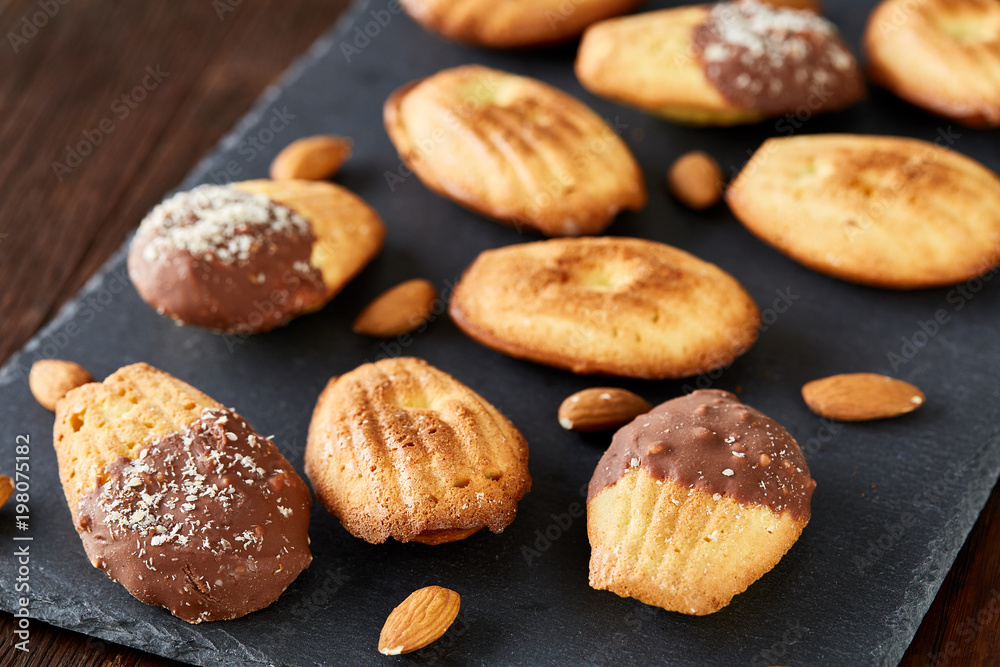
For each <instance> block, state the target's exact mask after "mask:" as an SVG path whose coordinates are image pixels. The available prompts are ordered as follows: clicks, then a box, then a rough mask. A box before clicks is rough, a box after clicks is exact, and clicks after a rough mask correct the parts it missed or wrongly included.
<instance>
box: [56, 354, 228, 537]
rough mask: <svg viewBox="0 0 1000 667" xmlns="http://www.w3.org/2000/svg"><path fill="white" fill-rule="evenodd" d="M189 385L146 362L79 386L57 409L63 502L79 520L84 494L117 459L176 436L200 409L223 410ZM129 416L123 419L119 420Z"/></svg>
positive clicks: (57, 453) (64, 398)
mask: <svg viewBox="0 0 1000 667" xmlns="http://www.w3.org/2000/svg"><path fill="white" fill-rule="evenodd" d="M221 407H223V406H222V405H221V404H219V403H217V402H216V401H214V400H212V399H211V398H209V397H208V396H206V395H205V394H203V393H201V392H200V391H198V390H197V389H195V388H194V387H192V386H191V385H189V384H187V383H185V382H182V381H181V380H178V379H177V378H175V377H173V376H172V375H170V374H168V373H164V372H163V371H161V370H158V369H156V368H153V367H152V366H150V365H148V364H144V363H139V364H132V365H130V366H125V367H123V368H119V369H118V370H117V371H115V372H114V373H112V374H111V375H109V376H108V377H107V378H106V379H105V380H104V382H91V383H89V384H85V385H83V386H81V387H77V388H76V389H73V390H72V391H70V392H69V393H68V394H66V396H64V397H63V398H62V399H61V400H60V401H59V402H58V403H57V405H56V421H55V428H54V438H53V444H54V446H55V450H56V457H57V459H58V461H59V479H60V481H61V482H62V486H63V491H64V492H65V494H66V502H67V504H68V505H69V509H70V512H71V513H72V514H73V523H74V524H75V523H76V520H77V515H76V513H77V509H78V506H79V504H80V499H81V498H82V497H83V496H84V494H86V493H88V492H90V491H92V490H93V489H95V488H96V487H97V486H98V485H99V484H100V483H101V482H102V481H103V480H102V476H103V474H104V469H105V468H106V467H107V466H108V464H110V463H111V462H112V461H114V460H115V459H116V458H118V457H119V456H124V457H125V458H129V459H131V458H134V456H135V455H134V454H133V452H134V451H135V450H136V449H137V448H139V447H141V446H142V445H143V444H144V443H147V442H149V441H150V440H152V439H155V438H157V437H161V436H164V435H167V434H169V433H174V432H177V431H180V430H181V429H183V428H184V426H185V425H187V424H190V423H192V422H194V421H195V420H196V419H197V418H198V416H199V415H200V414H201V411H202V410H203V409H204V408H221ZM125 415H127V418H123V416H125Z"/></svg>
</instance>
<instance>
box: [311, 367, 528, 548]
mask: <svg viewBox="0 0 1000 667" xmlns="http://www.w3.org/2000/svg"><path fill="white" fill-rule="evenodd" d="M306 474H307V475H308V476H309V479H310V481H311V482H312V485H313V489H314V490H315V491H316V495H317V496H318V497H319V499H320V500H321V501H323V504H324V505H326V508H327V509H328V510H329V511H330V513H331V514H333V515H334V516H335V517H337V518H338V519H340V522H341V523H342V524H343V525H344V528H346V529H347V530H348V531H349V532H350V533H351V534H352V535H354V536H355V537H360V538H361V539H363V540H366V541H368V542H371V543H373V544H380V543H382V542H385V541H386V540H387V539H388V538H390V537H392V538H394V539H396V540H399V541H400V542H410V541H415V542H423V543H424V544H441V543H444V542H454V541H456V540H461V539H464V538H466V537H468V536H469V535H471V534H472V533H474V532H476V531H477V530H479V529H480V528H483V527H484V526H485V527H488V528H489V529H490V530H491V531H493V532H494V533H499V532H501V531H502V530H503V529H504V528H506V527H507V525H508V524H509V523H510V522H511V521H513V520H514V515H515V514H516V513H517V503H518V501H519V500H520V499H521V497H522V496H524V494H525V493H527V492H528V491H529V490H530V489H531V477H530V476H529V475H528V445H527V443H526V442H525V441H524V438H523V437H522V436H521V433H520V432H519V431H518V430H517V428H515V427H514V425H513V424H511V423H510V421H509V420H508V419H507V418H506V417H504V416H503V414H501V413H500V411H499V410H497V409H496V408H494V407H493V406H492V405H490V404H489V403H487V402H486V401H485V400H484V399H483V398H482V397H481V396H479V394H477V393H476V392H474V391H472V390H471V389H469V388H468V387H466V386H465V385H464V384H462V383H461V382H459V381H458V380H456V379H455V378H453V377H451V376H450V375H448V374H447V373H444V372H442V371H440V370H438V369H437V368H434V367H433V366H431V365H430V364H428V363H427V362H426V361H423V360H421V359H414V358H412V357H403V358H397V359H385V360H382V361H378V362H376V363H373V364H364V365H362V366H359V367H358V368H356V369H354V370H353V371H351V372H350V373H347V374H346V375H342V376H340V377H335V378H333V379H332V380H330V382H329V384H327V386H326V389H324V390H323V393H322V395H320V397H319V401H318V402H317V403H316V410H315V411H314V412H313V418H312V423H311V424H310V425H309V440H308V443H307V445H306Z"/></svg>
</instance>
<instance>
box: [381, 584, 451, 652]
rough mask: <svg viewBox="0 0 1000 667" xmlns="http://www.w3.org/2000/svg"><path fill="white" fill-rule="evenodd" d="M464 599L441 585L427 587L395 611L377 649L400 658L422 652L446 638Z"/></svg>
mask: <svg viewBox="0 0 1000 667" xmlns="http://www.w3.org/2000/svg"><path fill="white" fill-rule="evenodd" d="M461 604H462V598H461V596H460V595H459V594H458V593H456V592H455V591H453V590H451V589H448V588H442V587H441V586H428V587H427V588H421V589H420V590H418V591H414V592H413V593H410V596H409V597H408V598H406V599H405V600H403V602H402V603H401V604H400V605H399V606H398V607H396V608H395V609H393V610H392V613H391V614H389V618H387V619H386V620H385V625H384V626H382V633H381V634H380V635H379V637H378V650H379V652H380V653H384V654H385V655H399V654H400V653H410V652H411V651H416V650H417V649H421V648H423V647H425V646H427V645H428V644H430V643H431V642H433V641H434V640H435V639H437V638H438V637H440V636H441V635H443V634H444V633H445V632H446V631H447V630H448V628H449V627H451V624H452V623H454V622H455V617H456V616H458V609H459V607H460V606H461Z"/></svg>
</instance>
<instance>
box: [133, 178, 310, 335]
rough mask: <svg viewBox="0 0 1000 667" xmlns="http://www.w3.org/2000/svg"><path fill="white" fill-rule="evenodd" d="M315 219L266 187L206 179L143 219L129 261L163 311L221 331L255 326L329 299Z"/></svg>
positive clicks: (265, 326)
mask: <svg viewBox="0 0 1000 667" xmlns="http://www.w3.org/2000/svg"><path fill="white" fill-rule="evenodd" d="M315 240H316V239H315V236H314V235H313V232H312V229H311V227H310V225H309V222H308V221H307V220H306V219H305V218H303V217H302V216H300V215H299V214H297V213H296V212H295V211H293V210H292V209H290V208H288V207H287V206H283V205H281V204H278V203H276V202H274V201H272V200H271V199H269V198H268V197H266V196H264V195H260V194H250V193H247V192H242V191H240V190H237V189H235V188H231V187H226V186H218V185H203V186H200V187H198V188H195V189H194V190H191V191H189V192H181V193H179V194H177V195H174V196H173V197H171V198H170V199H168V200H166V201H165V202H163V203H162V204H160V205H159V206H157V207H156V208H154V209H153V210H152V211H151V212H150V214H149V215H148V216H146V219H145V220H143V222H142V225H140V227H139V231H138V233H137V234H136V237H135V239H134V240H133V242H132V247H131V249H130V251H129V257H128V268H129V275H130V276H131V278H132V282H133V283H134V284H135V287H136V289H137V290H138V292H139V294H140V296H142V298H143V299H144V300H145V301H146V302H147V303H149V304H150V305H151V306H153V307H154V308H156V310H157V312H159V313H160V314H161V315H166V316H168V317H170V318H172V319H175V320H178V321H180V322H183V323H185V324H193V325H195V326H201V327H205V328H208V329H213V330H216V331H228V332H235V333H254V332H259V331H267V330H269V329H273V328H274V327H276V326H280V325H282V324H285V323H286V322H287V321H288V320H290V319H291V318H292V317H294V316H295V315H297V314H299V313H301V312H304V311H308V310H312V309H315V308H317V307H319V306H320V305H322V303H324V301H325V300H326V287H325V286H324V284H323V277H322V275H321V274H320V271H319V270H318V269H317V268H315V267H314V266H313V265H312V264H311V262H310V258H311V256H312V250H313V244H314V242H315Z"/></svg>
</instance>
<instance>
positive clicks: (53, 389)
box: [28, 359, 94, 410]
mask: <svg viewBox="0 0 1000 667" xmlns="http://www.w3.org/2000/svg"><path fill="white" fill-rule="evenodd" d="M93 381H94V378H93V377H91V375H90V373H88V372H87V369H85V368H84V367H83V366H81V365H80V364H78V363H76V362H73V361H64V360H62V359H39V360H38V361H36V362H35V363H34V364H32V365H31V372H30V373H28V386H29V387H30V388H31V394H32V395H33V396H34V397H35V400H36V401H38V402H39V403H41V404H42V407H45V408H48V409H49V410H55V409H56V403H58V402H59V399H60V398H62V397H63V396H65V395H66V394H67V393H68V392H69V391H70V390H71V389H76V388H77V387H79V386H80V385H84V384H87V383H88V382H93Z"/></svg>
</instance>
